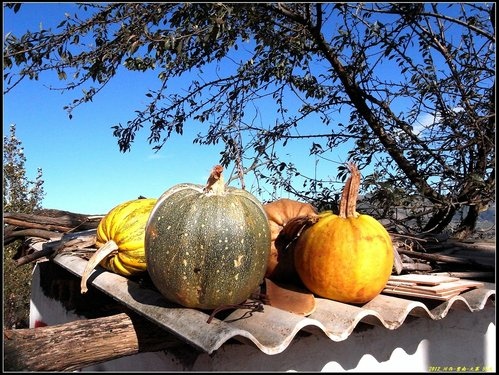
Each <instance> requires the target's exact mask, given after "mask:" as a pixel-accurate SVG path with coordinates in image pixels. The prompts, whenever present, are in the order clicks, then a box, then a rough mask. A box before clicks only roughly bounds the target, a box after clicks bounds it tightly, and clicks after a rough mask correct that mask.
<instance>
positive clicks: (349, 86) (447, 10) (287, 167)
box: [4, 3, 495, 236]
mask: <svg viewBox="0 0 499 375" xmlns="http://www.w3.org/2000/svg"><path fill="white" fill-rule="evenodd" d="M7 6H8V7H10V8H13V10H14V11H16V12H17V11H19V8H20V7H21V6H20V4H8V5H7ZM494 20H495V3H410V4H406V3H403V4H402V3H199V4H198V3H106V4H104V3H84V4H82V5H81V6H80V12H79V14H75V15H71V14H67V15H66V19H64V20H61V23H60V24H59V25H58V27H57V30H56V31H55V32H53V31H51V30H44V29H42V30H38V31H28V32H26V33H25V34H24V35H22V36H14V35H12V34H8V35H7V36H6V38H5V41H4V65H5V68H4V77H5V82H6V88H5V93H8V92H9V91H11V90H12V89H13V88H14V87H15V86H16V85H17V84H19V83H20V82H21V81H22V80H23V79H25V78H29V79H38V77H39V75H40V74H41V73H44V72H46V71H55V72H56V73H57V74H58V76H59V78H60V79H61V80H65V81H67V82H68V83H67V84H66V85H65V86H64V88H62V89H63V90H73V89H81V90H82V92H83V94H82V96H81V97H78V98H76V99H74V101H73V102H72V103H70V104H68V106H66V107H65V108H66V110H67V111H68V114H69V116H70V117H71V116H72V113H73V110H74V109H75V108H76V107H77V106H78V105H80V104H82V103H86V102H89V101H91V100H92V99H93V97H94V96H95V95H97V94H98V93H99V91H100V90H102V88H103V87H105V86H106V84H107V83H108V82H109V81H110V80H111V79H113V77H115V75H117V74H119V72H120V71H121V70H122V68H123V67H124V68H126V69H129V70H134V71H141V72H150V73H152V74H155V75H157V77H158V87H157V88H151V89H150V90H149V91H148V92H147V93H145V95H146V97H147V98H148V103H147V104H146V105H145V106H144V107H143V108H141V109H138V110H137V111H136V116H135V118H133V119H131V120H129V121H128V122H127V124H126V125H122V124H117V125H114V126H113V129H114V131H113V134H114V135H115V136H116V137H117V139H118V145H119V148H120V150H121V151H123V152H126V151H129V150H130V148H131V146H132V143H133V141H134V139H135V135H136V133H137V132H138V131H140V130H141V129H142V128H143V127H144V126H148V127H149V130H150V135H149V138H148V139H149V142H150V143H151V144H153V145H154V147H153V148H154V149H160V148H161V147H163V145H164V144H165V143H166V142H167V141H169V140H170V138H171V136H172V134H175V133H177V134H182V133H183V129H184V126H185V124H186V122H187V121H188V120H191V121H198V122H200V123H206V124H207V126H206V128H205V130H204V132H202V133H199V134H198V136H197V137H196V138H195V139H194V140H193V141H194V143H200V144H213V143H217V142H223V143H224V144H225V146H226V147H225V151H224V152H223V153H222V155H221V160H220V162H221V164H222V165H224V166H227V165H228V164H229V163H230V162H235V164H236V165H237V167H238V168H237V169H238V172H239V177H240V178H241V180H243V176H244V175H245V174H247V173H250V172H253V173H254V174H255V176H256V177H257V179H258V180H259V181H262V182H267V183H268V184H270V186H274V187H275V189H276V190H275V191H277V189H281V191H282V190H284V191H285V192H289V193H292V194H294V195H295V196H296V197H299V198H301V199H305V200H308V201H310V202H313V203H315V204H317V205H319V206H320V207H334V206H335V204H336V201H337V195H338V194H337V193H338V192H337V191H335V189H334V188H333V183H334V180H333V179H332V178H330V177H328V176H318V175H314V176H306V175H304V174H303V172H302V171H300V170H298V169H297V168H296V165H295V164H294V163H293V161H292V160H291V161H290V160H287V159H286V155H285V154H286V149H285V147H286V145H288V144H290V143H291V142H296V141H304V140H308V141H309V143H308V146H306V147H304V150H303V151H304V153H306V152H308V153H309V154H310V155H311V157H313V158H315V160H317V161H327V160H328V159H327V157H328V153H330V152H331V150H334V149H335V148H337V147H338V146H340V145H343V144H346V145H349V147H350V152H349V153H348V154H347V155H345V159H344V160H343V161H346V160H347V159H350V160H353V161H355V162H357V164H358V165H359V167H360V168H361V169H363V168H365V167H366V166H372V167H373V170H374V172H373V173H372V174H370V175H367V176H365V180H364V190H365V195H366V196H368V197H371V198H370V199H371V200H372V202H373V203H374V204H375V205H383V207H384V208H386V209H384V210H383V214H384V215H388V218H389V219H392V220H393V221H394V222H396V223H398V224H400V223H403V222H404V220H405V221H410V222H411V225H414V223H415V224H416V226H417V228H415V229H417V230H423V231H429V232H437V233H438V232H441V231H442V230H444V229H445V228H447V227H448V225H449V223H450V222H451V220H452V219H453V218H454V217H455V215H456V213H458V212H462V211H463V210H464V211H465V212H466V215H465V216H463V219H462V220H461V222H460V226H459V228H458V230H457V231H456V235H460V236H466V235H467V234H469V233H470V232H472V231H473V230H474V228H475V225H476V220H477V217H478V214H479V212H480V211H481V210H483V209H484V208H486V207H487V205H488V204H489V203H490V202H492V201H493V200H494V197H495V144H494V139H495V96H494V95H495V94H494V92H495V29H494V26H495V25H494ZM222 64H223V67H222ZM205 72H207V73H205ZM208 72H209V73H208ZM177 78H182V79H183V80H184V82H185V86H184V87H185V91H184V90H182V91H179V92H172V91H171V88H170V83H171V82H172V81H174V80H175V79H177ZM264 104H265V106H266V109H265V113H264V114H263V113H261V111H260V109H259V108H261V107H262V105H264ZM267 108H273V109H267ZM262 111H263V110H262ZM269 111H270V113H269ZM272 111H273V113H272ZM339 113H342V114H347V115H348V117H349V121H348V122H347V123H343V121H339V120H337V118H338V114H339ZM262 117H263V118H262ZM258 118H260V120H259V121H260V124H256V122H257V121H256V119H258ZM423 118H426V120H424V121H423ZM305 120H307V121H311V120H312V121H316V122H320V123H322V124H323V131H314V132H312V131H310V130H308V129H307V128H306V127H304V125H303V124H304V123H305ZM288 159H289V157H288ZM338 170H339V173H338V175H337V178H338V179H340V180H341V181H344V179H345V177H346V173H347V171H346V168H345V166H344V165H340V167H339V168H338ZM399 205H404V208H405V209H406V213H407V214H406V215H405V218H402V219H401V218H400V217H398V216H397V215H395V214H394V210H395V209H396V208H397V207H398V206H399Z"/></svg>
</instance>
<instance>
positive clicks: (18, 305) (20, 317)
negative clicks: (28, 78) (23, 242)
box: [3, 124, 44, 328]
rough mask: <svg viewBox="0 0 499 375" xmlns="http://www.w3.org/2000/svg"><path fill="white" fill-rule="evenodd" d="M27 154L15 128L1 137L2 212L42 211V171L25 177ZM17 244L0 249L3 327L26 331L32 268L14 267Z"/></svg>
mask: <svg viewBox="0 0 499 375" xmlns="http://www.w3.org/2000/svg"><path fill="white" fill-rule="evenodd" d="M25 163H26V155H25V154H24V149H23V147H22V142H21V141H20V140H19V139H18V138H17V137H16V126H15V125H14V124H12V125H10V133H9V135H8V136H4V138H3V211H4V212H20V213H32V212H33V211H35V210H37V209H39V208H41V203H42V199H43V196H44V191H43V179H42V169H41V168H38V171H37V176H36V178H35V180H34V181H32V180H30V179H29V178H28V177H27V175H26V167H25ZM18 246H19V244H17V243H12V244H9V245H7V246H5V247H3V296H4V300H3V306H4V327H7V328H13V327H14V328H26V327H27V326H28V319H29V306H30V304H29V301H30V295H31V273H32V270H33V268H32V267H27V266H25V267H20V268H17V267H16V265H15V263H14V262H13V258H14V256H15V254H16V253H17V247H18Z"/></svg>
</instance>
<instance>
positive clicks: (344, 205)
mask: <svg viewBox="0 0 499 375" xmlns="http://www.w3.org/2000/svg"><path fill="white" fill-rule="evenodd" d="M347 168H348V170H349V171H350V177H348V179H347V182H346V183H345V187H344V188H343V192H342V193H341V200H340V214H339V216H340V217H343V218H347V217H357V216H359V214H358V213H357V198H358V196H359V187H360V173H359V170H358V169H357V166H356V165H355V163H352V162H350V163H347Z"/></svg>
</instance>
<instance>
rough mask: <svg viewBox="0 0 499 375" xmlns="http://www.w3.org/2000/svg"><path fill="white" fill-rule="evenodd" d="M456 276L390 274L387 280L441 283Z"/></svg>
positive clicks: (428, 283) (429, 283) (454, 279)
mask: <svg viewBox="0 0 499 375" xmlns="http://www.w3.org/2000/svg"><path fill="white" fill-rule="evenodd" d="M458 280H459V278H458V277H450V276H434V275H419V274H410V275H397V276H395V275H393V276H390V279H389V280H388V281H403V282H409V283H418V284H423V285H438V284H441V283H448V282H451V281H458Z"/></svg>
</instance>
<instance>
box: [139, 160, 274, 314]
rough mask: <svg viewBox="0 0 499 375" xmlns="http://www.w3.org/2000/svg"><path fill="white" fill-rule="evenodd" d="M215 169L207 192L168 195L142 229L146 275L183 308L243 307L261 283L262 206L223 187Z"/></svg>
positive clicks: (190, 189)
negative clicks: (143, 231) (144, 231)
mask: <svg viewBox="0 0 499 375" xmlns="http://www.w3.org/2000/svg"><path fill="white" fill-rule="evenodd" d="M222 171H223V168H222V167H221V166H219V165H218V166H215V167H214V168H213V170H212V172H211V174H210V177H209V179H208V183H207V185H206V186H203V185H196V184H190V183H184V184H178V185H175V186H173V187H172V188H170V189H168V190H167V191H165V192H164V193H163V195H162V196H161V197H160V198H159V199H158V202H157V204H156V206H155V207H154V209H153V211H152V213H151V216H150V218H149V220H148V223H147V228H146V237H145V247H146V260H147V270H148V272H149V275H150V276H151V280H152V281H153V283H154V285H155V286H156V288H157V289H158V290H159V291H160V292H161V294H163V296H164V297H166V298H167V299H168V300H170V301H172V302H176V303H178V304H180V305H182V306H185V307H192V308H200V309H215V308H217V307H220V306H224V305H232V304H239V303H242V302H245V301H246V299H247V298H249V297H250V296H251V294H252V293H254V292H256V291H257V289H258V288H259V285H260V284H261V283H262V282H263V279H264V274H265V269H266V266H267V259H268V256H269V251H270V230H269V225H268V222H267V216H266V214H265V211H264V210H263V207H262V204H261V203H260V201H258V199H257V198H255V197H254V196H253V195H252V194H251V193H249V192H247V191H246V190H243V189H238V188H234V187H230V186H226V185H225V183H224V179H223V176H222Z"/></svg>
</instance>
